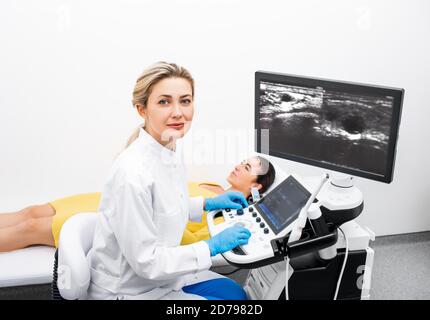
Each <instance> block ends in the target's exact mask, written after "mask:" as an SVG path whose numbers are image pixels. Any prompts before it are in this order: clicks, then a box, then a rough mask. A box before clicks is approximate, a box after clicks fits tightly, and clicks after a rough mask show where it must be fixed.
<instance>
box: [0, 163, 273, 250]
mask: <svg viewBox="0 0 430 320" xmlns="http://www.w3.org/2000/svg"><path fill="white" fill-rule="evenodd" d="M274 179H275V169H274V167H273V165H272V164H271V163H270V162H269V161H268V160H266V159H265V158H263V157H260V156H255V157H251V158H249V159H247V160H244V161H242V162H241V163H240V164H238V165H236V166H235V167H234V170H233V171H231V172H230V173H229V175H228V176H227V178H226V180H227V182H228V183H229V185H230V187H229V188H228V189H223V188H222V187H221V186H220V185H217V184H214V183H206V182H202V183H193V182H190V183H188V189H189V190H188V191H189V195H190V197H195V196H203V197H204V198H209V197H213V196H215V195H218V194H221V193H224V192H226V191H229V190H235V191H240V192H242V193H243V194H244V196H245V197H246V198H249V197H250V194H251V188H252V187H256V188H257V189H258V190H259V191H260V193H264V192H265V191H266V190H267V189H268V188H269V187H270V186H271V184H272V183H273V181H274ZM100 198H101V193H98V192H94V193H85V194H78V195H73V196H69V197H66V198H62V199H58V200H54V201H52V202H48V203H46V204H40V205H32V206H29V207H26V208H24V209H22V210H19V211H17V212H11V213H4V214H0V252H7V251H12V250H17V249H22V248H25V247H28V246H31V245H47V246H52V247H54V246H55V247H57V246H58V238H59V235H60V231H61V227H62V226H63V224H64V222H66V220H67V219H68V218H70V217H71V216H73V215H75V214H77V213H81V212H97V210H98V207H99V202H100ZM208 238H209V233H208V229H207V224H206V215H203V220H202V222H191V221H190V222H188V224H187V227H186V229H185V232H184V235H183V237H182V241H181V244H183V245H184V244H190V243H193V242H196V241H200V240H205V239H208Z"/></svg>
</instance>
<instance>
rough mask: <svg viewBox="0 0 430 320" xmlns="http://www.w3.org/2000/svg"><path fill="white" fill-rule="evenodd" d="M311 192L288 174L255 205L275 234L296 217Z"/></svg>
mask: <svg viewBox="0 0 430 320" xmlns="http://www.w3.org/2000/svg"><path fill="white" fill-rule="evenodd" d="M310 196H311V194H310V193H309V191H308V190H306V188H305V187H303V186H302V185H301V184H300V183H299V182H298V181H297V180H296V179H294V177H292V176H289V177H288V178H287V179H285V180H284V181H283V182H282V183H281V184H279V185H278V186H277V187H276V188H275V189H274V190H273V191H272V192H270V193H269V194H268V195H267V196H265V197H264V198H262V199H261V200H260V201H259V202H258V203H257V204H256V205H255V207H256V208H257V210H258V211H259V212H260V215H261V216H262V217H263V218H264V219H265V220H266V222H267V223H268V224H269V226H270V227H271V229H272V230H273V232H274V233H275V234H278V233H279V232H280V231H282V230H283V229H284V228H285V227H287V226H288V225H289V224H290V223H292V222H293V221H294V220H296V219H297V217H298V215H299V213H300V210H301V209H302V208H303V207H304V206H305V204H306V202H307V201H308V199H309V197H310Z"/></svg>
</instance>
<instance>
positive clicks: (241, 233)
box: [205, 226, 251, 257]
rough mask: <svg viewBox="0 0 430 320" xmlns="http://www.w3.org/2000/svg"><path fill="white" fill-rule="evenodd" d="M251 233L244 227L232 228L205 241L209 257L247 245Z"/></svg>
mask: <svg viewBox="0 0 430 320" xmlns="http://www.w3.org/2000/svg"><path fill="white" fill-rule="evenodd" d="M250 236H251V232H250V231H249V230H248V229H247V228H244V227H237V226H233V227H230V228H227V229H225V230H224V231H222V232H220V233H218V234H217V235H215V236H213V237H212V238H210V239H209V240H205V241H206V242H207V244H208V246H209V250H210V252H211V257H212V256H215V255H217V254H218V253H223V252H227V251H230V250H231V249H234V248H236V247H237V246H242V245H245V244H247V243H248V240H249V237H250Z"/></svg>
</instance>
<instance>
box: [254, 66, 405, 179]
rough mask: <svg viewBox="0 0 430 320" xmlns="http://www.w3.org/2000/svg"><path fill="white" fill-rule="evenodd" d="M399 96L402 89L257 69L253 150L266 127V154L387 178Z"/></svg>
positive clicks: (398, 110)
mask: <svg viewBox="0 0 430 320" xmlns="http://www.w3.org/2000/svg"><path fill="white" fill-rule="evenodd" d="M402 97H403V90H402V89H392V88H383V87H375V86H366V85H358V84H350V83H341V82H334V81H329V80H317V79H313V78H300V77H295V76H288V75H279V74H269V73H256V129H258V130H257V134H258V135H259V136H258V137H259V141H258V142H257V144H258V145H257V151H258V152H262V151H261V149H262V146H261V140H260V139H261V135H260V131H261V129H266V132H268V137H266V138H268V140H267V141H268V144H269V146H268V148H267V149H268V150H267V153H269V154H271V155H274V156H278V157H282V158H286V159H290V160H293V161H298V162H302V163H307V164H311V165H316V166H319V167H323V168H328V169H331V170H335V171H340V172H344V173H350V174H352V175H357V176H362V177H366V178H370V179H374V180H380V181H384V182H390V181H391V180H392V171H393V163H394V156H395V145H396V141H397V130H398V125H399V122H400V109H401V101H402ZM263 147H264V146H263ZM262 153H265V152H262Z"/></svg>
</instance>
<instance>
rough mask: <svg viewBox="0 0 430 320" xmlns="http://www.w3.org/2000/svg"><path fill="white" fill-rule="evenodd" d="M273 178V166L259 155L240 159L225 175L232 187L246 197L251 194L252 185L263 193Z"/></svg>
mask: <svg viewBox="0 0 430 320" xmlns="http://www.w3.org/2000/svg"><path fill="white" fill-rule="evenodd" d="M274 180H275V168H274V167H273V165H272V164H271V163H270V162H269V161H268V160H267V159H265V158H263V157H260V156H255V157H251V158H248V159H247V160H244V161H242V162H241V163H240V164H238V165H236V166H235V167H234V170H233V171H232V172H230V174H229V175H228V177H227V181H228V183H229V184H231V187H232V189H235V190H238V191H241V192H242V193H243V194H244V195H245V196H246V197H249V195H250V194H251V188H252V187H256V188H257V189H258V191H259V192H260V193H264V192H265V191H266V190H267V189H268V188H269V187H270V186H271V185H272V183H273V181H274Z"/></svg>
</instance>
